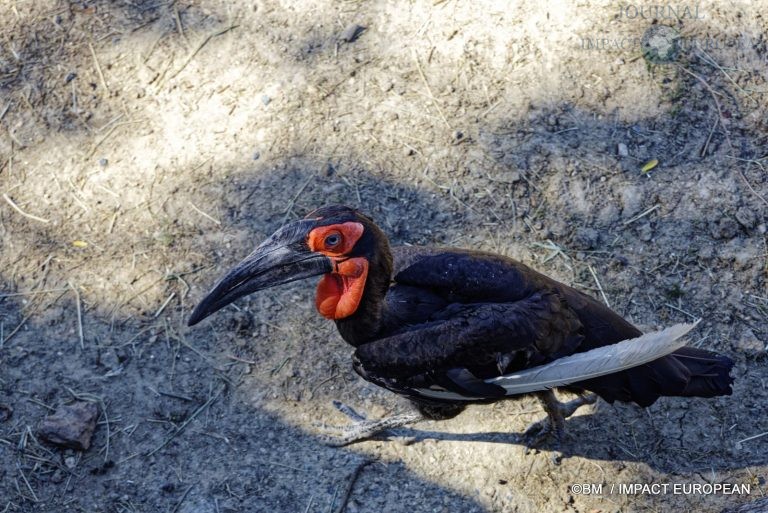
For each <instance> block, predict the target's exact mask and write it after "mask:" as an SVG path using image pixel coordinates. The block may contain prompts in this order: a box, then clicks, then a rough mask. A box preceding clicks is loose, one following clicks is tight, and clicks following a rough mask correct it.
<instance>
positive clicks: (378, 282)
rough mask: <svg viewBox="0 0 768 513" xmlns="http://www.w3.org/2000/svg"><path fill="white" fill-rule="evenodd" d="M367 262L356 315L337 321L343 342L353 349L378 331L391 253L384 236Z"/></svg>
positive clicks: (389, 271)
mask: <svg viewBox="0 0 768 513" xmlns="http://www.w3.org/2000/svg"><path fill="white" fill-rule="evenodd" d="M381 236H382V237H383V239H382V240H381V242H379V243H378V244H377V250H376V251H375V252H374V255H373V256H372V257H371V258H370V259H369V270H368V276H367V279H366V283H365V290H364V292H363V296H362V298H361V300H360V302H359V304H358V306H357V309H356V310H355V313H353V314H352V315H350V316H348V317H345V318H343V319H339V320H337V321H336V327H337V328H338V330H339V333H340V334H341V336H342V338H343V339H344V340H346V341H347V343H349V344H350V345H353V346H355V347H357V346H359V345H362V344H365V343H366V342H370V341H371V340H375V339H376V338H377V335H378V334H379V332H380V331H381V327H382V317H383V314H384V307H385V304H386V295H387V291H388V290H389V285H390V283H391V281H392V253H391V251H390V249H389V243H388V242H387V240H386V238H385V237H384V234H383V233H382V234H381Z"/></svg>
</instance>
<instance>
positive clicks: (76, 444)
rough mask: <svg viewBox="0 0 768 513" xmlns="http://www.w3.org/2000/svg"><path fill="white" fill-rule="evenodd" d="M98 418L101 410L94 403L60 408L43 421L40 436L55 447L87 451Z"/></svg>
mask: <svg viewBox="0 0 768 513" xmlns="http://www.w3.org/2000/svg"><path fill="white" fill-rule="evenodd" d="M98 416H99V409H98V408H97V407H96V405H95V404H94V403H88V402H84V401H80V402H76V403H72V404H68V405H65V406H60V407H59V408H57V409H56V412H55V413H54V414H53V415H49V416H47V417H45V418H44V419H43V421H42V422H41V423H40V428H39V429H38V434H39V435H40V438H42V439H43V440H45V441H47V442H49V443H51V444H53V445H58V446H59V447H68V448H70V449H75V450H78V451H86V450H88V448H89V447H90V446H91V437H92V436H93V432H94V430H95V429H96V419H97V418H98Z"/></svg>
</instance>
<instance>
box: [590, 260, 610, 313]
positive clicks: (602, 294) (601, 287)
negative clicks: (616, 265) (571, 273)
mask: <svg viewBox="0 0 768 513" xmlns="http://www.w3.org/2000/svg"><path fill="white" fill-rule="evenodd" d="M587 267H588V268H589V272H590V273H592V278H594V279H595V284H596V285H597V290H599V291H600V295H601V296H603V301H605V306H607V307H608V308H610V307H611V304H610V303H609V302H608V298H607V297H606V296H605V292H604V291H603V286H602V285H600V280H598V279H597V274H595V270H594V269H592V266H591V265H588V266H587Z"/></svg>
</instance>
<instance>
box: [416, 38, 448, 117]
mask: <svg viewBox="0 0 768 513" xmlns="http://www.w3.org/2000/svg"><path fill="white" fill-rule="evenodd" d="M413 60H414V61H416V69H417V70H418V71H419V76H420V77H421V81H422V82H424V87H426V88H427V93H429V98H430V100H432V104H433V105H434V106H435V108H436V109H437V113H438V114H440V117H441V118H442V120H443V123H445V126H447V127H448V130H450V129H451V124H450V123H448V120H447V119H446V118H445V115H444V114H443V110H442V109H441V108H440V105H439V104H438V103H437V100H436V99H435V95H434V94H432V88H431V87H429V82H427V77H425V76H424V72H423V71H422V70H421V63H420V62H419V57H418V56H417V55H416V53H414V54H413Z"/></svg>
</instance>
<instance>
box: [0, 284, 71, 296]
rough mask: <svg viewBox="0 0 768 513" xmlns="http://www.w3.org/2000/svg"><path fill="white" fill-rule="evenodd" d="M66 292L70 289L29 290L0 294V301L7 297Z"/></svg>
mask: <svg viewBox="0 0 768 513" xmlns="http://www.w3.org/2000/svg"><path fill="white" fill-rule="evenodd" d="M65 290H69V288H68V287H65V288H62V289H46V290H28V291H26V292H11V293H10V294H0V299H5V298H7V297H17V296H34V295H37V294H50V293H51V292H64V291H65Z"/></svg>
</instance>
